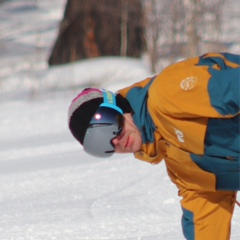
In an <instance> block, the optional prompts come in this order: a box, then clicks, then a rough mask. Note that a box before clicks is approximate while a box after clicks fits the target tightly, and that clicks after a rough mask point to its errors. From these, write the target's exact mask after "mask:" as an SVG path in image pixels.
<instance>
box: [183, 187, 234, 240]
mask: <svg viewBox="0 0 240 240" xmlns="http://www.w3.org/2000/svg"><path fill="white" fill-rule="evenodd" d="M179 195H180V196H182V197H183V199H182V201H181V205H182V210H183V216H182V228H183V233H184V236H185V238H186V239H187V240H202V239H211V240H229V239H230V232H231V219H232V214H233V210H234V203H235V200H236V193H235V192H223V191H222V192H220V191H218V192H196V191H191V190H183V189H182V190H180V191H179Z"/></svg>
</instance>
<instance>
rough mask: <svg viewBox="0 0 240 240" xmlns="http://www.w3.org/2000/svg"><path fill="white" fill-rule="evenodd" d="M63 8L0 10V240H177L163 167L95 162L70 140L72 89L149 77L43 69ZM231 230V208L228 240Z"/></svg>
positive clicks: (135, 67)
mask: <svg viewBox="0 0 240 240" xmlns="http://www.w3.org/2000/svg"><path fill="white" fill-rule="evenodd" d="M64 3H65V1H63V0H51V1H47V0H41V1H34V0H32V1H30V0H19V1H10V2H8V3H4V4H2V5H0V6H1V7H0V33H1V41H0V59H1V69H0V216H1V217H0V239H1V240H87V239H89V240H101V239H102V240H122V239H125V240H176V239H177V240H183V239H184V238H183V235H182V230H181V208H180V203H179V201H180V200H181V199H180V198H179V197H178V195H177V189H176V187H175V186H174V185H173V184H172V183H171V181H170V180H169V178H168V176H167V174H166V169H165V165H164V163H161V164H159V165H156V166H152V165H150V164H147V163H144V162H140V161H137V160H136V159H134V158H133V157H132V155H115V156H114V157H113V158H110V159H96V158H93V157H91V156H88V155H86V154H85V153H84V152H83V150H82V147H81V146H80V145H79V144H78V143H77V142H76V141H75V140H74V139H73V137H72V136H71V135H70V132H69V130H68V128H67V109H68V106H69V104H70V101H71V100H72V98H73V97H74V96H75V95H76V94H77V92H78V91H79V90H80V89H81V88H82V87H84V86H85V85H88V84H91V85H95V84H100V83H101V86H103V87H108V88H110V89H111V90H113V91H114V90H117V89H118V88H120V87H123V86H125V85H128V84H129V83H130V82H131V81H132V82H134V81H137V80H141V79H143V78H144V77H147V76H149V75H150V74H151V73H150V72H149V70H148V69H149V68H148V66H147V65H146V63H145V62H144V61H142V60H136V59H121V58H101V59H94V60H87V61H80V62H78V63H75V64H71V65H65V66H61V67H55V68H52V69H48V67H47V66H46V58H47V57H46V56H47V55H48V52H49V49H50V47H51V44H52V43H53V39H54V37H55V36H56V34H57V27H58V22H59V20H60V19H61V16H62V14H63V9H64ZM235 34H236V35H237V34H238V33H237V32H236V33H235ZM237 36H239V35H237ZM237 46H238V45H235V46H234V48H235V49H237ZM126 73H128V74H127V76H126ZM80 80H81V81H80ZM238 200H239V201H240V198H239V196H238ZM239 229H240V208H239V207H238V206H236V209H235V213H234V216H233V221H232V236H231V240H239V239H240V230H239Z"/></svg>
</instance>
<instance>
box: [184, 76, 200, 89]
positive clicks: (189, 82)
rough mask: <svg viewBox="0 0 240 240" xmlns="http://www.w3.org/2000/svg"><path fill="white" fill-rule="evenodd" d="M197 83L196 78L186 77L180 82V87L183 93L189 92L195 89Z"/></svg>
mask: <svg viewBox="0 0 240 240" xmlns="http://www.w3.org/2000/svg"><path fill="white" fill-rule="evenodd" d="M197 81H198V78H196V77H188V78H186V79H184V80H182V82H181V83H180V87H181V88H182V89H183V90H185V91H188V90H191V89H192V88H194V87H195V85H196V83H197Z"/></svg>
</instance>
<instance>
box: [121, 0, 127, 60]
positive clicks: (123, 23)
mask: <svg viewBox="0 0 240 240" xmlns="http://www.w3.org/2000/svg"><path fill="white" fill-rule="evenodd" d="M127 21H128V0H122V11H121V53H120V54H121V56H123V57H126V56H127V30H128V29H127Z"/></svg>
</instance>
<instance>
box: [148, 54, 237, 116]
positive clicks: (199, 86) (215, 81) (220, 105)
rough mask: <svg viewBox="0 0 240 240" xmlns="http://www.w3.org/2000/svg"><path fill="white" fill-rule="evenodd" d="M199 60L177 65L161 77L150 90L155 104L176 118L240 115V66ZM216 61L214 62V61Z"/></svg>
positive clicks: (165, 71)
mask: <svg viewBox="0 0 240 240" xmlns="http://www.w3.org/2000/svg"><path fill="white" fill-rule="evenodd" d="M198 60H199V62H197V61H196V58H194V59H189V60H185V61H182V62H179V63H176V64H174V65H172V66H170V67H168V68H166V69H165V70H163V71H162V73H160V74H159V75H158V76H157V78H156V79H155V81H154V82H153V84H152V86H151V89H150V91H151V92H150V94H149V96H150V98H151V101H155V102H156V99H157V100H158V101H157V104H158V105H159V108H160V111H163V112H164V113H165V114H167V115H169V116H173V117H176V118H197V117H208V118H224V117H227V118H228V117H232V116H235V115H238V114H239V109H240V66H239V65H237V64H236V63H232V64H234V66H236V67H235V68H233V67H226V66H227V63H226V62H223V59H221V61H222V62H223V63H221V64H222V65H224V66H225V68H222V66H221V68H220V65H218V64H217V63H216V62H214V64H213V62H212V61H210V60H209V61H208V60H207V59H204V60H201V58H199V59H198ZM211 60H212V59H211Z"/></svg>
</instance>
